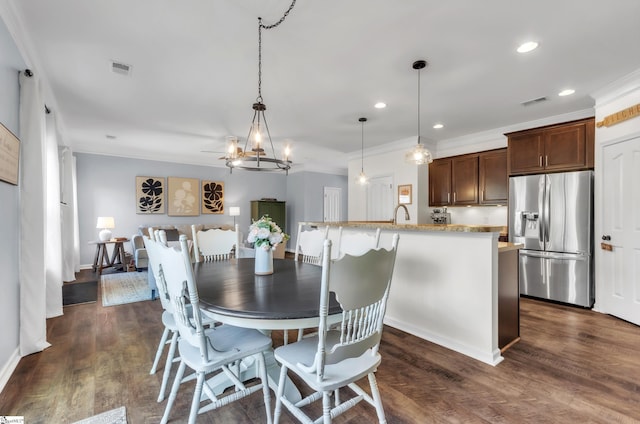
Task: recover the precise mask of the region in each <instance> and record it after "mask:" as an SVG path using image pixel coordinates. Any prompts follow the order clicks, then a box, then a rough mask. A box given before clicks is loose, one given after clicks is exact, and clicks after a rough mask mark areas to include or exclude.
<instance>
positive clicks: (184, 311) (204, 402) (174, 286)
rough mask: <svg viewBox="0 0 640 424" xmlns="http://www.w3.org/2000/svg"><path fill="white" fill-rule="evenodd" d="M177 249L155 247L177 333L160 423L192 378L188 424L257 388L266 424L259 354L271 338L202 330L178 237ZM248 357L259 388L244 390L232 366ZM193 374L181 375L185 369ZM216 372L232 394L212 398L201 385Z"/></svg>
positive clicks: (230, 329)
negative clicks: (175, 356)
mask: <svg viewBox="0 0 640 424" xmlns="http://www.w3.org/2000/svg"><path fill="white" fill-rule="evenodd" d="M180 245H181V250H176V249H174V248H171V247H165V246H162V245H160V248H159V250H160V269H161V273H162V275H163V276H164V278H165V281H166V283H167V289H168V293H169V299H170V302H171V304H172V306H173V311H174V312H173V313H174V318H175V322H176V326H177V327H178V332H179V333H180V338H179V340H178V351H179V353H180V366H179V367H178V371H177V373H176V376H175V380H174V382H173V386H172V388H171V393H170V395H169V400H168V401H167V405H166V408H165V410H164V415H163V416H162V421H161V423H162V424H166V423H167V421H168V419H169V415H170V413H171V408H172V407H173V404H174V402H175V400H176V397H177V394H178V390H179V388H180V385H181V384H182V382H184V381H190V380H193V379H194V378H195V380H196V385H195V389H194V393H193V400H192V402H191V410H190V412H189V420H188V422H189V424H194V423H195V422H196V417H197V415H198V414H201V413H204V412H207V411H210V410H213V409H217V408H219V407H222V406H224V405H227V404H229V403H231V402H234V401H236V400H239V399H242V398H244V397H246V396H249V395H251V394H253V393H255V392H256V391H259V390H260V389H262V393H263V397H264V404H265V410H266V415H267V422H268V423H271V397H270V392H269V383H268V380H267V369H266V365H265V360H264V352H267V351H270V349H271V338H269V337H267V336H265V335H264V334H262V333H260V332H259V331H257V330H253V329H249V328H242V327H234V326H229V325H226V324H222V325H217V326H215V327H212V328H208V329H205V328H204V326H203V323H202V312H201V311H200V299H199V296H198V289H197V286H196V282H195V278H194V274H193V267H192V263H191V258H190V255H189V252H188V246H187V238H186V236H184V235H182V236H180ZM249 356H252V357H254V359H255V360H256V364H257V366H258V369H259V372H258V375H259V379H260V383H256V384H253V385H251V386H249V385H245V384H244V383H243V382H242V381H241V378H242V377H241V376H240V375H238V374H237V373H238V371H239V369H240V367H238V366H237V364H238V362H239V361H240V360H242V359H245V358H247V357H249ZM187 367H189V368H190V369H192V370H193V374H191V375H188V376H186V377H185V376H184V374H185V370H186V368H187ZM218 371H219V372H221V373H223V374H224V375H225V376H226V377H227V378H228V379H229V382H230V383H229V385H230V386H234V390H231V391H225V392H223V393H221V394H219V395H216V394H215V392H214V389H213V388H212V387H210V386H209V383H208V382H207V381H205V375H206V374H211V373H214V372H218Z"/></svg>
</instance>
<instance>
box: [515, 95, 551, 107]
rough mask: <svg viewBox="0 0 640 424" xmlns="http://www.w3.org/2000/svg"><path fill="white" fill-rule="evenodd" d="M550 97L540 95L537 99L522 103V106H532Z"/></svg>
mask: <svg viewBox="0 0 640 424" xmlns="http://www.w3.org/2000/svg"><path fill="white" fill-rule="evenodd" d="M547 100H548V99H547V98H546V97H538V98H537V99H532V100H527V101H526V102H522V103H520V104H521V105H522V106H531V105H535V104H538V103H542V102H546V101H547Z"/></svg>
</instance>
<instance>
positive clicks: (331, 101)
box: [8, 0, 640, 169]
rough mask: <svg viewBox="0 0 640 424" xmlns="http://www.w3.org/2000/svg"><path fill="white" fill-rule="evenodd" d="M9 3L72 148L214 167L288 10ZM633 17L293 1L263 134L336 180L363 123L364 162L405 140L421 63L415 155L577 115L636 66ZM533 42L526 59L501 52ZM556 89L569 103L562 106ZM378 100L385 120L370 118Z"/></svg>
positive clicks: (266, 94) (587, 9) (156, 0)
mask: <svg viewBox="0 0 640 424" xmlns="http://www.w3.org/2000/svg"><path fill="white" fill-rule="evenodd" d="M9 4H10V10H11V11H12V15H13V19H15V24H14V26H13V31H12V32H13V33H14V36H16V38H18V40H17V42H18V45H19V47H20V48H21V49H22V50H23V51H26V53H25V54H26V55H27V58H26V60H27V62H28V63H29V65H30V66H32V67H33V69H32V70H33V71H34V73H37V74H38V75H40V76H41V77H42V78H43V79H44V80H45V84H46V86H48V87H49V89H48V90H47V105H48V106H49V107H50V108H51V109H52V110H53V111H54V113H55V114H56V117H57V118H58V120H59V124H60V126H61V132H62V134H63V136H64V139H65V142H66V144H69V145H71V146H72V147H73V148H74V150H75V151H79V152H95V153H104V154H115V155H125V156H131V157H149V158H156V159H168V160H172V161H176V162H187V163H203V164H205V163H206V164H211V163H212V164H214V165H216V166H222V165H223V163H222V161H219V160H218V156H219V154H216V153H202V151H203V150H206V151H220V152H221V151H223V150H224V139H225V137H226V136H228V135H235V136H238V137H240V138H241V139H244V138H245V137H246V134H247V133H248V130H249V124H250V122H251V118H252V116H253V111H252V109H251V105H252V104H253V102H254V101H255V99H256V96H257V62H258V60H257V55H258V44H257V43H258V30H257V18H258V16H261V17H262V18H263V20H264V23H265V24H270V23H274V22H275V21H277V20H278V19H279V18H280V17H281V16H282V14H283V12H284V11H285V10H286V9H287V8H288V7H289V4H290V1H289V0H241V1H239V0H206V1H205V0H183V1H176V0H133V1H132V0H108V1H107V0H95V1H87V0H13V1H10V2H9ZM639 18H640V1H638V0H607V1H596V0H561V1H558V0H538V1H513V0H485V1H478V0H457V1H442V0H437V1H436V0H397V1H391V0H386V1H383V0H343V1H338V0H299V1H298V2H297V4H296V5H295V7H294V8H293V10H292V12H291V13H290V15H289V17H288V18H287V19H286V21H285V22H284V23H283V24H282V25H280V26H279V27H277V28H275V29H272V30H268V31H263V81H262V94H263V98H264V103H265V104H266V105H267V108H268V109H267V112H266V115H267V119H268V124H269V128H270V130H271V135H272V137H273V141H274V144H275V145H276V149H277V150H278V151H279V150H280V148H281V147H282V145H283V143H285V142H289V143H291V146H292V149H293V153H292V159H293V161H294V167H300V166H305V167H310V166H323V165H329V166H333V167H339V168H346V160H347V158H348V157H350V156H351V157H353V154H354V153H356V154H359V153H360V145H361V127H360V123H359V122H358V118H359V117H361V116H364V117H367V118H368V119H369V121H368V122H367V123H366V124H365V129H364V134H365V137H364V140H365V141H364V143H365V148H374V147H376V148H380V146H382V145H385V144H390V143H393V142H396V143H397V142H398V141H399V140H404V141H407V140H409V139H410V138H412V137H413V139H412V140H413V141H412V143H413V142H415V136H416V134H417V102H418V96H417V71H415V70H413V69H412V67H411V65H412V63H413V62H414V61H415V60H417V59H426V60H427V61H428V62H429V66H428V67H427V68H426V69H425V70H423V71H422V73H421V81H422V97H421V99H422V100H421V112H422V113H421V122H422V125H421V129H422V131H421V133H422V134H421V135H422V137H424V138H426V139H427V140H431V141H434V142H441V143H446V141H447V140H450V139H455V138H457V137H462V136H465V135H468V134H473V133H478V132H483V131H487V130H490V129H496V128H503V127H509V126H513V125H516V124H519V123H524V122H528V121H534V120H539V119H544V118H546V117H551V116H556V115H561V114H565V113H570V112H575V111H581V110H585V109H589V108H592V107H593V99H592V98H591V97H590V96H589V95H590V93H593V92H594V91H596V90H599V89H601V88H602V87H604V86H606V85H607V84H609V83H611V82H613V81H615V80H616V79H619V78H620V77H623V76H625V75H628V74H629V73H631V72H633V71H635V70H637V69H640V24H639V22H640V21H639ZM8 26H9V27H10V29H11V25H8ZM531 39H533V40H536V41H538V42H539V43H540V47H539V48H538V49H537V50H535V51H533V52H532V53H529V54H527V55H521V54H518V53H516V52H515V49H516V47H517V46H518V45H519V44H520V43H521V42H523V41H527V40H531ZM111 60H116V61H119V62H123V63H126V64H129V65H131V66H132V67H133V70H132V73H131V74H130V76H123V75H119V74H115V73H113V72H112V71H111V67H110V61H111ZM564 88H573V89H575V90H576V93H575V94H574V95H572V96H568V97H558V96H557V93H558V92H559V91H560V90H562V89H564ZM542 96H546V97H547V98H548V101H546V102H542V103H538V104H535V105H532V106H528V107H525V106H522V105H521V103H522V102H525V101H528V100H531V99H536V98H539V97H542ZM377 101H384V102H386V103H387V104H388V107H387V108H386V109H383V110H378V109H374V107H373V105H374V103H375V102H377ZM435 122H442V123H443V124H444V125H445V128H443V129H441V130H434V129H432V128H431V126H432V125H433V123H435ZM107 135H110V136H115V137H116V138H115V139H111V138H108V137H107ZM408 144H409V143H407V145H408ZM294 169H295V168H294Z"/></svg>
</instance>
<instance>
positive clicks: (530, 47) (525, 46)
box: [517, 41, 538, 53]
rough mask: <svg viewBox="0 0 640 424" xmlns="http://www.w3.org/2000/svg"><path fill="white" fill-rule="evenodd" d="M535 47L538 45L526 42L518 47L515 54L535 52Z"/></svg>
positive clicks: (533, 42)
mask: <svg viewBox="0 0 640 424" xmlns="http://www.w3.org/2000/svg"><path fill="white" fill-rule="evenodd" d="M536 47H538V43H536V42H535V41H527V42H526V43H524V44H521V45H520V47H518V50H517V52H518V53H529V52H530V51H531V50H535V49H536Z"/></svg>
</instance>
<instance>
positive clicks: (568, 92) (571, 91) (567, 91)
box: [558, 88, 576, 96]
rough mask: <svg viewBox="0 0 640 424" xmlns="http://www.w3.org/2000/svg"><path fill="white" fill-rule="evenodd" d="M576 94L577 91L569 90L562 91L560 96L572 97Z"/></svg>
mask: <svg viewBox="0 0 640 424" xmlns="http://www.w3.org/2000/svg"><path fill="white" fill-rule="evenodd" d="M575 92H576V90H572V89H570V88H567V89H566V90H562V91H561V92H559V93H558V96H570V95H572V94H573V93H575Z"/></svg>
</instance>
